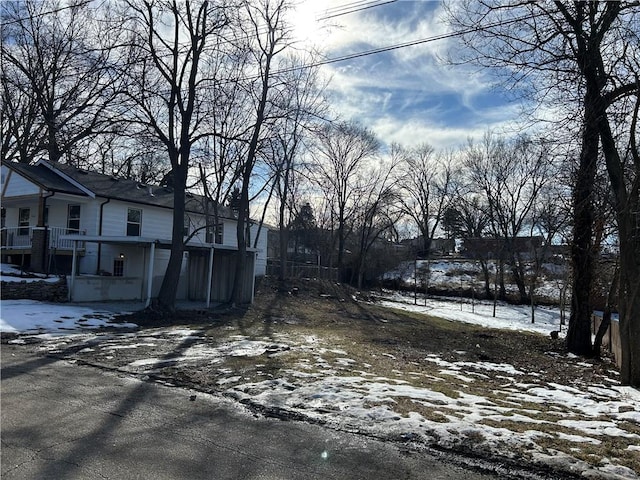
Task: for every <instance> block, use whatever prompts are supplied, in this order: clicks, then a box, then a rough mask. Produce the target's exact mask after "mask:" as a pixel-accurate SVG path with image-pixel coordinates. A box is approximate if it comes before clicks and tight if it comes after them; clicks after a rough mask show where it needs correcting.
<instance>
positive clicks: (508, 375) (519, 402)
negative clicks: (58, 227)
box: [0, 292, 640, 479]
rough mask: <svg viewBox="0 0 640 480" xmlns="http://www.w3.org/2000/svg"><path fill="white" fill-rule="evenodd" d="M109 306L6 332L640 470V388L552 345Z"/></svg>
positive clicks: (399, 429)
mask: <svg viewBox="0 0 640 480" xmlns="http://www.w3.org/2000/svg"><path fill="white" fill-rule="evenodd" d="M381 303H382V304H383V305H384V306H388V307H393V308H394V309H406V310H412V311H413V312H420V313H427V314H429V315H433V316H437V317H441V318H445V319H448V320H450V321H451V322H460V321H462V322H469V323H475V324H478V325H483V326H486V327H490V328H499V329H509V330H511V331H517V330H522V331H529V332H536V333H543V334H544V335H548V333H549V332H550V331H552V330H558V327H559V312H558V311H557V310H553V309H546V308H545V309H539V310H538V312H537V314H536V323H535V324H531V320H530V314H529V311H528V309H527V308H523V307H514V306H509V305H499V306H498V309H497V316H496V317H495V318H494V317H492V305H490V304H475V305H474V306H472V305H471V304H470V303H459V302H452V301H448V300H433V299H430V300H428V301H427V306H426V307H425V306H424V305H419V306H415V305H412V303H413V298H412V297H411V296H406V295H400V294H396V293H393V292H387V293H386V294H385V295H384V298H383V299H381ZM472 309H473V310H474V311H472ZM109 315H112V314H111V313H109V312H104V311H93V310H92V309H91V308H90V307H78V306H64V305H46V304H41V303H39V302H27V301H7V302H5V301H3V302H2V312H1V317H2V321H1V322H0V329H1V330H2V331H4V332H18V331H21V332H25V333H26V334H28V335H29V336H31V337H32V338H36V339H40V340H41V343H36V344H35V345H36V346H35V348H38V349H40V350H41V351H42V352H43V353H49V354H62V355H63V356H65V358H70V359H81V360H86V361H89V362H91V363H94V364H99V365H103V366H106V367H110V368H118V369H119V370H120V371H128V372H130V373H131V374H134V375H140V376H143V377H149V378H154V379H156V380H161V381H164V382H168V383H172V382H173V383H175V382H178V383H180V382H181V381H182V380H179V378H183V379H184V378H188V379H189V380H188V381H190V382H194V383H196V384H198V385H199V386H200V387H199V388H201V389H202V390H203V391H205V392H210V393H213V394H223V395H225V396H228V397H232V398H236V399H237V400H239V401H241V402H242V403H244V404H247V405H249V406H252V407H254V408H257V409H259V410H261V411H269V412H279V414H281V415H282V416H288V415H291V416H295V417H296V418H308V419H313V420H317V421H321V422H325V423H327V424H329V425H331V426H334V427H335V428H339V429H348V430H352V431H360V432H363V433H369V434H372V435H376V436H380V437H383V438H390V439H396V440H403V441H408V442H417V443H425V444H428V445H437V446H440V447H444V448H452V449H455V450H459V451H463V452H464V451H469V452H473V453H474V454H477V455H484V456H497V457H499V458H500V457H502V458H511V459H512V460H513V461H515V462H522V463H537V464H538V465H543V466H550V467H553V468H556V469H559V471H570V472H573V473H577V474H579V475H582V476H584V477H585V478H626V479H631V478H639V472H638V471H634V469H635V470H637V466H638V465H640V392H638V391H637V390H635V389H632V388H628V387H622V386H620V384H619V382H618V380H617V374H616V372H615V371H614V370H613V367H612V366H611V365H609V366H607V365H608V364H595V363H593V362H585V361H583V360H581V359H579V358H576V357H573V356H571V355H558V354H554V353H549V357H551V358H550V362H553V363H548V364H547V366H544V367H541V366H538V365H536V364H533V363H531V364H528V363H526V362H520V363H519V364H514V363H508V362H501V361H495V360H491V359H487V360H479V359H478V356H477V355H475V352H474V351H472V350H471V349H473V350H475V349H478V350H482V348H483V341H484V340H483V338H484V337H483V336H482V335H477V336H475V337H474V338H475V340H474V343H475V344H474V343H472V344H470V345H469V349H468V350H457V351H454V352H446V355H445V354H444V353H429V352H424V353H423V354H422V356H416V354H415V351H413V352H412V354H411V355H408V354H406V355H405V351H404V350H403V348H402V347H397V348H391V347H389V348H385V346H384V345H380V346H379V347H378V348H376V349H375V350H372V349H370V348H369V347H366V348H363V347H362V345H360V344H359V343H358V342H357V341H354V340H353V339H352V338H350V337H349V336H338V335H337V334H333V333H332V332H331V331H330V330H322V331H320V332H314V330H312V329H309V328H306V327H305V326H304V322H302V321H301V320H300V319H299V318H296V316H295V315H293V314H290V315H288V316H283V317H277V318H275V317H274V319H272V320H270V322H269V323H268V325H267V324H266V323H264V325H262V326H261V327H260V328H261V330H260V331H251V332H249V331H247V327H246V325H241V324H233V323H231V324H220V325H217V326H215V331H214V333H212V330H209V329H208V328H205V327H202V326H191V327H166V328H150V329H142V330H139V331H136V332H131V331H129V332H114V331H108V332H105V331H95V332H91V331H87V329H86V327H87V325H91V326H94V327H97V326H100V322H104V323H102V325H104V324H107V323H108V321H109V319H110V317H109ZM390 318H391V317H390ZM83 319H84V320H83ZM383 321H384V322H391V321H392V320H383ZM265 322H266V320H265ZM384 325H385V324H384V323H382V324H381V328H382V326H384ZM61 326H63V327H62V328H61ZM290 326H291V327H295V329H294V328H289V327H290ZM71 332H73V333H74V335H68V333H71ZM44 334H46V335H44ZM487 335H488V334H487ZM10 341H11V342H18V343H19V342H23V341H24V337H20V336H19V337H17V338H15V339H12V340H10ZM476 342H477V343H476ZM70 347H73V348H70ZM68 352H72V353H68ZM522 356H523V357H526V356H527V351H526V350H524V349H523V351H522ZM551 364H553V365H556V366H557V368H559V369H562V371H563V372H565V373H566V375H565V376H563V377H562V378H557V379H556V378H555V377H554V375H553V373H550V372H549V371H545V369H546V368H548V365H551ZM523 365H524V366H523ZM585 372H586V373H585ZM582 373H585V376H582ZM567 378H568V379H570V380H569V381H566V379H567ZM585 378H588V379H589V380H585ZM563 379H564V380H563Z"/></svg>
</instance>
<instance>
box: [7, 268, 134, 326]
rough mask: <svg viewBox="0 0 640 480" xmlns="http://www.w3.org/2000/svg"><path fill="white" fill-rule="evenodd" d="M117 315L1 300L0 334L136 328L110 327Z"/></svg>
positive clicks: (34, 301) (85, 309)
mask: <svg viewBox="0 0 640 480" xmlns="http://www.w3.org/2000/svg"><path fill="white" fill-rule="evenodd" d="M3 278H4V277H3ZM123 313H124V312H123ZM116 315H117V314H116V313H114V312H107V311H101V310H96V309H94V308H92V307H90V306H80V305H70V304H64V303H44V302H38V301H36V300H3V301H2V303H0V332H13V333H25V334H58V335H59V334H65V333H66V334H68V333H76V332H79V331H86V330H90V329H98V328H104V327H117V328H135V327H136V325H134V324H131V323H111V321H112V320H113V318H114V317H115V316H116Z"/></svg>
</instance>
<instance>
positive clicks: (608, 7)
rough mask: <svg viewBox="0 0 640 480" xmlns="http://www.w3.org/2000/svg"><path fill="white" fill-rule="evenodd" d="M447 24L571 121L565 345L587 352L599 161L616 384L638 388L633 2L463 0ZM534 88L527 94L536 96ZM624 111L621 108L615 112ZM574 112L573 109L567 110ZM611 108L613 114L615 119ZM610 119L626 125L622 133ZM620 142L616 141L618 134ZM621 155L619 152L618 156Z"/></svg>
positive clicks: (639, 6)
mask: <svg viewBox="0 0 640 480" xmlns="http://www.w3.org/2000/svg"><path fill="white" fill-rule="evenodd" d="M452 13H453V15H452V18H453V21H454V24H455V25H456V27H457V28H459V29H460V30H464V31H466V32H467V34H466V35H465V39H466V42H465V45H466V46H467V47H469V49H468V50H467V51H468V52H472V55H471V57H472V58H473V60H474V61H477V62H480V63H482V64H485V65H489V66H492V67H495V66H498V67H507V68H508V70H509V72H510V78H511V79H512V80H515V81H516V82H518V84H519V85H520V86H521V87H527V88H528V89H529V90H530V91H532V92H533V93H534V95H535V97H536V99H537V100H540V101H544V100H546V101H549V100H551V101H553V102H556V103H555V106H556V107H561V108H562V107H564V108H565V109H566V111H567V112H568V116H567V117H568V118H571V119H573V118H576V117H578V118H579V119H580V121H579V132H580V139H581V145H580V154H579V159H578V162H577V166H576V177H575V182H574V185H573V187H574V188H573V209H574V212H573V215H574V234H573V241H572V263H573V269H574V275H573V282H574V284H573V293H572V295H573V298H572V310H571V318H570V322H569V331H568V334H567V346H568V347H569V349H570V350H571V351H573V352H575V353H579V354H584V355H590V354H591V353H592V346H591V326H590V317H591V302H590V292H591V285H592V280H593V269H594V251H593V250H594V249H593V241H592V239H593V213H592V207H591V201H592V185H593V183H594V182H593V180H594V178H595V174H596V171H597V168H596V165H597V162H598V158H599V153H600V151H599V146H601V148H602V154H603V156H604V158H605V162H606V165H607V171H608V174H609V180H610V183H611V187H612V190H613V192H614V196H615V199H616V210H617V212H616V215H617V221H618V224H619V225H618V226H619V228H620V255H621V257H622V258H623V259H622V262H621V270H620V292H621V298H623V299H625V302H624V305H621V311H622V312H621V319H620V322H621V324H620V325H621V336H622V352H623V353H622V380H623V382H625V383H629V384H632V385H639V384H640V320H639V319H640V292H638V285H639V284H640V267H638V264H637V262H634V261H633V260H632V259H633V258H637V254H638V250H637V249H638V248H639V247H638V241H637V238H638V232H637V230H636V227H635V226H636V225H637V222H636V218H635V216H636V215H637V211H638V208H637V206H638V188H637V181H638V180H637V179H638V173H639V170H640V163H638V162H637V161H636V158H637V155H634V154H633V153H631V152H632V151H633V148H634V147H633V145H635V143H634V142H635V137H636V136H637V120H636V119H637V114H634V113H633V112H637V109H636V108H634V107H633V105H634V104H635V105H637V98H638V96H639V93H638V91H639V88H638V81H637V78H638V70H639V69H638V65H639V62H638V51H639V50H640V49H638V34H637V25H638V18H639V16H640V3H639V2H637V1H628V2H598V1H576V2H572V3H565V2H561V1H554V2H524V1H511V2H507V3H505V2H500V4H493V3H489V2H484V1H468V2H465V4H464V6H463V7H462V8H458V7H457V6H455V7H454V8H453V9H452ZM536 94H537V95H536ZM625 110H626V112H627V114H626V115H625V114H624V111H625ZM576 113H577V114H578V115H576ZM618 113H623V114H622V115H621V116H619V117H618V115H617V114H618ZM615 123H622V124H624V125H626V129H627V134H626V135H625V136H624V137H620V136H617V135H616V134H615V131H616V129H615V128H614V127H613V125H614V124H615ZM624 138H626V140H624ZM625 151H626V152H629V154H627V153H626V152H625Z"/></svg>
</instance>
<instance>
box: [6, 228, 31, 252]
mask: <svg viewBox="0 0 640 480" xmlns="http://www.w3.org/2000/svg"><path fill="white" fill-rule="evenodd" d="M31 231H32V227H12V228H6V227H3V228H2V233H1V237H2V246H3V247H10V248H31Z"/></svg>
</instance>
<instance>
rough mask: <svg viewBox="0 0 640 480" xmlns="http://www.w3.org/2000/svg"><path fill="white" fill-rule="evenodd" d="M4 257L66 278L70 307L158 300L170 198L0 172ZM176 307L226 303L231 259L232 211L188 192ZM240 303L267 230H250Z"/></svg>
mask: <svg viewBox="0 0 640 480" xmlns="http://www.w3.org/2000/svg"><path fill="white" fill-rule="evenodd" d="M1 187H2V250H1V253H2V258H3V261H10V262H12V263H16V264H21V265H23V266H25V267H27V268H30V269H32V270H35V271H39V272H53V273H65V274H67V281H68V284H69V295H70V300H73V301H105V300H144V301H146V302H147V304H148V303H149V302H150V300H151V299H152V298H154V297H157V295H158V292H159V290H160V285H161V283H162V279H163V276H164V272H165V270H166V266H167V263H168V260H169V255H170V247H171V230H172V222H173V189H172V188H170V187H167V186H157V185H143V184H140V183H137V182H136V181H134V180H127V179H123V178H119V177H114V176H109V175H103V174H100V173H97V172H92V171H87V170H82V169H78V168H75V167H72V166H70V165H64V164H52V163H49V162H47V161H43V160H41V161H39V162H37V163H36V164H35V165H24V164H19V163H4V162H3V163H2V182H1ZM185 200H186V214H185V219H184V235H185V242H186V243H185V252H184V256H183V262H182V273H181V278H180V282H179V287H178V292H177V298H178V299H186V300H197V301H207V303H209V302H211V301H214V302H222V301H227V300H228V299H229V297H230V292H231V287H232V285H233V279H234V275H235V258H236V256H237V253H238V248H237V240H236V226H237V221H236V219H235V215H234V212H233V211H232V210H231V209H230V208H228V207H223V206H221V205H220V206H218V208H217V210H218V215H217V221H215V220H214V219H215V217H214V216H213V211H214V208H213V207H215V205H213V204H212V202H211V201H208V202H207V201H206V199H205V198H204V197H201V196H199V195H195V194H190V193H187V198H186V199H185ZM250 233H251V235H250V236H251V240H252V245H253V242H254V241H255V239H256V238H257V239H258V241H257V242H256V244H255V246H256V248H249V247H248V248H247V262H245V263H246V270H245V272H244V278H243V300H245V301H251V300H252V299H253V290H254V283H255V277H256V276H260V275H264V273H265V270H266V251H267V231H266V229H265V228H261V227H260V226H259V225H256V224H252V225H251V228H250Z"/></svg>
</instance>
